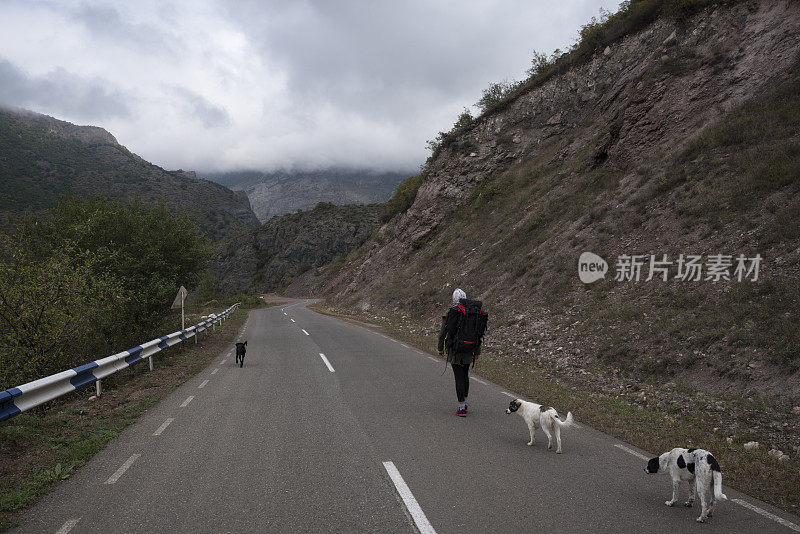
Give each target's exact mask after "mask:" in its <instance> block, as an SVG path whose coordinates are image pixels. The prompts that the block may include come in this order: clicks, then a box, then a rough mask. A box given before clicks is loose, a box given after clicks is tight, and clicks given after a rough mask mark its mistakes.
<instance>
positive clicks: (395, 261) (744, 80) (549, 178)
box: [296, 0, 800, 406]
mask: <svg viewBox="0 0 800 534" xmlns="http://www.w3.org/2000/svg"><path fill="white" fill-rule="evenodd" d="M662 4H664V5H666V4H669V3H668V2H662ZM674 4H678V2H674ZM684 4H687V5H688V4H690V3H686V2H684ZM698 4H701V3H699V2H698ZM702 4H705V5H706V7H704V8H703V9H699V10H697V11H696V12H692V13H690V15H689V16H683V17H675V16H668V15H666V14H664V15H663V16H658V17H654V20H653V21H652V22H648V23H646V24H644V23H642V24H640V26H642V27H640V28H637V30H636V31H635V32H629V33H627V34H622V35H619V32H617V34H614V31H613V30H614V28H601V30H603V31H606V30H607V32H606V34H607V35H611V37H607V38H605V37H603V34H602V31H600V30H598V31H599V32H600V35H601V37H602V38H598V43H597V45H592V46H594V53H591V50H590V54H588V55H587V57H586V58H584V59H582V58H577V59H576V60H575V61H574V62H573V64H572V65H571V66H570V67H569V68H567V69H562V70H561V71H559V72H556V73H555V74H552V75H549V76H546V77H542V78H541V79H538V80H537V79H534V80H532V81H530V82H529V83H526V84H525V85H524V86H523V89H522V90H520V91H517V92H516V93H514V94H513V95H511V97H509V98H507V99H506V100H505V101H503V102H502V103H501V104H500V105H497V106H495V107H493V108H491V109H490V110H488V111H487V112H486V113H485V114H484V115H482V116H480V117H478V118H477V119H475V120H474V121H472V122H471V123H470V124H469V125H468V126H466V127H464V128H462V129H461V130H460V131H459V132H457V133H455V134H454V135H451V136H449V137H448V138H446V139H445V141H446V142H443V143H442V146H441V147H440V149H439V150H438V151H437V152H436V153H435V154H434V156H433V157H432V159H431V160H430V161H429V164H428V168H427V170H426V172H425V173H424V174H423V176H422V180H421V185H420V187H419V190H418V192H417V194H416V197H415V198H414V201H413V204H412V205H411V206H410V208H408V209H407V211H405V212H403V213H400V214H398V215H396V216H394V217H393V218H392V219H391V220H390V221H389V222H388V223H386V224H384V225H383V226H382V227H381V228H380V230H379V231H378V232H377V234H376V236H375V238H373V239H371V240H369V241H368V242H366V243H365V244H364V245H363V246H362V247H361V248H360V249H359V250H358V251H357V252H356V253H354V254H353V255H351V256H350V257H349V258H348V261H347V262H346V263H345V264H344V265H343V266H342V267H341V268H338V267H337V268H334V267H330V268H327V269H325V270H324V272H320V273H319V275H318V277H317V278H316V284H317V285H316V287H313V291H315V292H317V293H323V294H325V295H326V296H327V298H328V300H329V302H330V303H333V304H335V305H337V306H341V307H345V308H348V309H351V310H361V311H362V312H364V313H369V314H375V315H383V316H397V317H399V316H401V315H402V316H404V317H407V318H408V319H406V320H408V321H412V320H414V319H413V318H416V320H417V322H418V324H419V327H420V328H422V329H423V330H424V329H427V331H429V332H432V331H433V330H434V329H435V326H436V323H437V320H438V316H439V315H440V314H441V312H442V308H443V306H445V305H446V303H447V302H448V300H449V295H450V293H451V292H452V290H453V289H454V288H455V287H457V286H458V287H461V288H463V289H465V290H466V292H467V295H469V296H471V297H475V298H481V299H483V300H484V301H485V302H486V303H487V305H488V307H489V309H490V310H491V312H492V321H491V325H490V334H489V336H488V344H489V347H490V348H491V350H492V351H493V354H495V355H496V356H498V357H499V358H501V359H502V360H503V361H504V362H506V364H508V365H512V366H516V367H519V366H523V367H524V366H525V365H526V364H527V363H529V362H531V363H532V362H539V363H546V364H547V365H548V366H550V367H552V368H556V369H559V372H560V373H561V374H562V375H568V374H570V373H574V374H575V375H576V376H583V375H585V374H586V372H587V371H586V370H587V369H607V370H609V371H613V373H615V374H616V373H621V374H624V375H626V376H633V377H636V378H637V380H638V383H639V384H641V383H642V382H644V381H647V380H651V381H654V383H659V384H662V383H667V382H668V383H670V384H672V385H673V386H675V385H676V384H677V385H678V386H681V385H690V386H693V387H697V388H700V389H702V390H704V391H708V392H721V391H739V392H743V393H746V394H751V393H752V392H753V391H757V392H758V393H760V394H765V395H771V394H774V395H777V396H780V397H788V398H789V399H788V400H789V402H792V401H793V402H794V403H797V400H798V399H799V398H800V374H799V373H798V372H797V371H798V368H800V318H798V314H797V309H798V308H799V307H800V248H798V242H800V102H799V101H798V95H800V66H799V64H798V57H799V56H798V53H800V4H799V3H797V2H789V1H784V0H767V1H763V2H703V3H702ZM643 5H658V2H640V3H631V7H630V11H629V15H630V16H631V17H633V16H638V15H637V12H635V10H636V9H638V7H637V6H643ZM626 16H627V15H626ZM611 22H612V23H615V24H616V23H617V22H618V21H617V20H612V21H611ZM590 29H591V28H590ZM595 29H596V28H595ZM586 33H587V35H588V34H589V33H590V32H588V31H587V32H586ZM603 39H605V41H603ZM583 44H585V43H582V44H581V47H583ZM583 252H592V253H594V254H597V255H599V256H600V257H602V258H604V259H605V261H607V263H608V272H607V273H606V275H605V278H604V279H601V280H599V281H596V282H594V283H592V284H584V283H582V282H581V280H580V279H579V276H578V259H579V257H580V256H581V254H582V253H583ZM665 255H666V258H665V257H664V256H665ZM681 255H683V258H681ZM689 255H698V256H700V258H699V259H698V261H697V263H699V264H700V265H701V269H702V271H701V273H700V279H699V280H697V281H695V280H694V274H692V276H690V277H688V278H686V279H683V278H682V275H685V274H686V261H687V260H689V259H690V258H689ZM720 255H721V256H720ZM740 255H742V256H744V261H742V266H744V267H745V271H740V270H739V269H738V267H739V263H740V262H739V260H738V258H739V256H740ZM758 255H760V257H761V258H762V259H763V260H762V261H761V263H760V265H759V273H758V277H757V280H754V278H755V276H754V275H755V273H754V271H753V270H750V269H752V268H753V261H752V258H755V257H756V256H758ZM631 257H635V258H634V260H635V262H636V263H641V267H640V274H639V277H638V281H637V278H636V277H635V276H634V275H635V272H634V271H632V270H629V269H627V268H626V267H625V264H626V262H627V263H628V264H631ZM651 259H652V260H654V262H655V263H653V266H654V267H655V269H653V270H652V275H653V276H652V277H651V276H650V275H651ZM663 260H666V261H667V262H670V263H658V262H661V261H663ZM681 261H682V262H683V263H680V262H681ZM726 262H729V263H730V265H729V266H726ZM659 268H661V269H659ZM679 269H680V271H681V272H680V273H679ZM748 270H749V272H747V271H748ZM664 276H666V278H667V279H666V280H664V279H663V278H664ZM740 277H741V278H742V280H741V281H739V280H738V278H740ZM617 278H619V279H617ZM648 278H651V279H649V280H648ZM304 287H309V286H304ZM296 291H297V292H303V291H304V290H303V289H302V288H300V289H297V290H296ZM678 386H676V387H678ZM615 387H616V386H615ZM681 387H682V386H681ZM790 406H791V404H790Z"/></svg>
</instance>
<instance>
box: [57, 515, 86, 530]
mask: <svg viewBox="0 0 800 534" xmlns="http://www.w3.org/2000/svg"><path fill="white" fill-rule="evenodd" d="M80 520H81V518H80V517H79V518H78V519H70V520H68V521H67V522H66V523H64V524H63V525H61V528H60V529H58V530H56V534H67V533H68V532H69V531H70V530H72V529H73V528H74V527H75V525H77V524H78V521H80Z"/></svg>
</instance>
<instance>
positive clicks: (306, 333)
mask: <svg viewBox="0 0 800 534" xmlns="http://www.w3.org/2000/svg"><path fill="white" fill-rule="evenodd" d="M300 330H303V329H302V328H301V329H300ZM303 333H304V334H305V335H307V336H310V335H311V334H309V333H308V332H306V331H305V330H303Z"/></svg>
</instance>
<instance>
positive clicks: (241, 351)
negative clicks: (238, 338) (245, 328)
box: [236, 341, 247, 367]
mask: <svg viewBox="0 0 800 534" xmlns="http://www.w3.org/2000/svg"><path fill="white" fill-rule="evenodd" d="M246 346H247V341H245V342H244V343H237V344H236V363H238V364H239V367H241V366H243V365H244V355H245V353H247V349H246V348H245V347H246Z"/></svg>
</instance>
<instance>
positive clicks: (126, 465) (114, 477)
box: [106, 454, 141, 484]
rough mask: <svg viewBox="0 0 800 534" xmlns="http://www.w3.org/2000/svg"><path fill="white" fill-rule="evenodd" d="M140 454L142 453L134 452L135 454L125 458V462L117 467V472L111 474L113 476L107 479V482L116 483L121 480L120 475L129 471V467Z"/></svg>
mask: <svg viewBox="0 0 800 534" xmlns="http://www.w3.org/2000/svg"><path fill="white" fill-rule="evenodd" d="M139 456H141V454H134V455H133V456H131V457H130V458H128V459H127V460H125V463H124V464H122V466H121V467H120V468H119V469H117V471H116V473H114V474H113V475H111V477H110V478H109V479H108V480H106V484H114V483H115V482H116V481H117V480H119V477H121V476H122V475H123V474H125V471H127V470H128V468H129V467H130V466H132V465H133V462H135V461H136V459H137V458H139Z"/></svg>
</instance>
